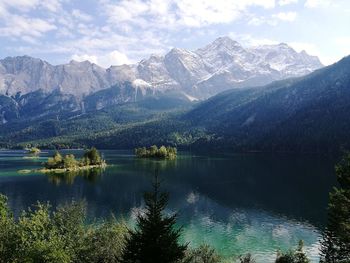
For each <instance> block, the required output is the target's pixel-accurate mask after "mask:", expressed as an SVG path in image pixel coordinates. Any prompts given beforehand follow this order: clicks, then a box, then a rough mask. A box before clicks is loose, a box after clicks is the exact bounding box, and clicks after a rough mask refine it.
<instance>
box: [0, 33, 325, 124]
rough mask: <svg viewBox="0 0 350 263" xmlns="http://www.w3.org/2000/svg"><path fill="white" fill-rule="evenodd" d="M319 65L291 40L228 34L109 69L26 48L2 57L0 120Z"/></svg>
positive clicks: (187, 94) (203, 89) (194, 96)
mask: <svg viewBox="0 0 350 263" xmlns="http://www.w3.org/2000/svg"><path fill="white" fill-rule="evenodd" d="M322 66H323V65H322V64H321V62H320V61H319V59H318V58H317V57H314V56H310V55H308V54H307V53H306V52H305V51H302V52H300V53H298V52H296V51H295V50H293V49H292V48H291V47H289V46H288V45H287V44H283V43H281V44H279V45H265V46H258V47H251V48H244V47H243V46H241V45H240V44H239V43H238V42H236V41H234V40H232V39H230V38H229V37H221V38H218V39H216V40H215V41H214V42H212V43H210V44H209V45H207V46H205V47H203V48H199V49H197V50H194V51H188V50H185V49H179V48H173V49H172V50H171V51H169V52H168V53H167V54H165V55H164V56H161V55H152V56H151V57H150V58H148V59H144V60H141V61H140V62H139V63H136V64H131V65H121V66H111V67H110V68H108V69H104V68H102V67H100V66H98V65H96V64H93V63H90V62H89V61H83V62H77V61H71V62H70V63H69V64H64V65H57V66H53V65H51V64H50V63H48V62H46V61H43V60H41V59H37V58H32V57H29V56H22V57H7V58H5V59H2V60H0V100H1V104H0V123H6V122H8V121H12V120H18V119H21V118H22V119H23V118H26V119H27V118H29V117H30V118H34V119H35V118H42V117H44V116H51V115H61V114H62V113H64V114H69V115H70V116H72V115H79V114H82V113H85V111H86V110H100V109H102V108H104V107H109V106H111V105H118V104H122V103H127V102H135V101H139V100H142V99H144V98H145V97H149V96H163V95H166V96H168V95H169V94H170V95H171V96H173V97H176V98H180V99H182V100H185V101H197V100H204V99H207V98H209V97H211V96H213V95H216V94H218V93H219V92H221V91H224V90H227V89H232V88H238V87H247V86H257V85H259V86H260V85H265V84H268V83H270V82H272V81H274V80H280V79H285V78H288V77H295V76H302V75H305V74H308V73H310V72H312V71H314V70H315V69H318V68H321V67H322ZM104 94H105V95H104ZM106 94H107V95H106ZM111 95H113V96H112V97H111ZM99 96H100V97H101V98H99ZM92 98H93V99H92ZM107 98H108V101H106V99H107ZM92 101H93V102H94V103H92ZM33 104H35V105H33ZM34 106H35V107H34ZM33 107H34V108H35V109H33Z"/></svg>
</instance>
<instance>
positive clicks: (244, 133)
mask: <svg viewBox="0 0 350 263" xmlns="http://www.w3.org/2000/svg"><path fill="white" fill-rule="evenodd" d="M348 110H350V57H346V58H344V59H342V60H341V61H339V62H338V63H336V64H334V65H332V66H329V67H326V68H323V69H320V70H317V71H315V72H314V73H312V74H310V75H308V76H305V77H301V78H296V79H288V80H284V81H280V82H275V83H273V84H270V85H268V86H265V87H264V88H249V89H237V90H232V91H228V92H225V93H223V94H219V95H217V96H215V97H213V98H211V99H209V100H208V101H206V102H203V103H202V104H201V105H199V106H198V107H197V108H195V109H194V110H192V111H190V112H188V113H187V114H186V115H185V116H184V119H186V120H187V121H189V122H190V123H191V125H193V126H199V127H205V128H206V129H207V132H208V133H211V134H215V136H216V137H217V138H218V139H217V141H215V143H216V144H220V143H222V145H221V146H223V145H224V144H225V145H229V146H230V147H236V148H242V149H245V150H272V151H276V150H302V151H324V150H327V149H333V148H335V149H339V148H340V147H348V146H350V119H349V118H348V116H347V112H348ZM213 143H214V142H213Z"/></svg>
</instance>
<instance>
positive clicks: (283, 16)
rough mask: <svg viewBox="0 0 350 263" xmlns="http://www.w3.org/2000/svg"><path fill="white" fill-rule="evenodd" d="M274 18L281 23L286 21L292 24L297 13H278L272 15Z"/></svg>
mask: <svg viewBox="0 0 350 263" xmlns="http://www.w3.org/2000/svg"><path fill="white" fill-rule="evenodd" d="M273 17H274V18H277V19H279V20H282V21H288V22H293V21H294V20H295V19H296V17H297V13H296V12H280V13H278V14H275V15H273Z"/></svg>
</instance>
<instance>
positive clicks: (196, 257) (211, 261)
mask: <svg viewBox="0 0 350 263" xmlns="http://www.w3.org/2000/svg"><path fill="white" fill-rule="evenodd" d="M221 260H222V258H221V257H220V255H219V254H218V253H217V252H216V251H215V249H213V248H211V247H210V246H208V245H201V246H199V247H198V248H196V249H189V250H188V251H187V253H186V257H185V259H184V260H183V262H185V263H220V262H222V261H221Z"/></svg>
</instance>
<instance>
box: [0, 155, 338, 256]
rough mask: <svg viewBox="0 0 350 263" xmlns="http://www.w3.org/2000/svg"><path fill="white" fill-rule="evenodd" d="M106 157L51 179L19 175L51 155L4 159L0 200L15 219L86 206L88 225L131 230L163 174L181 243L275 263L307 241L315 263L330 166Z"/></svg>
mask: <svg viewBox="0 0 350 263" xmlns="http://www.w3.org/2000/svg"><path fill="white" fill-rule="evenodd" d="M66 152H69V153H71V152H72V153H74V154H76V155H78V156H79V155H81V154H82V152H81V151H66ZM102 152H103V155H104V157H105V158H106V159H107V162H108V163H109V164H110V166H109V167H107V169H106V170H105V171H102V172H99V173H83V174H81V175H79V176H75V175H74V174H65V175H60V176H49V175H43V174H39V173H29V174H20V173H18V172H17V171H18V170H22V169H36V168H40V167H41V165H42V162H44V161H46V159H47V157H48V156H49V155H51V154H52V152H44V153H42V154H41V155H40V158H38V159H23V156H24V155H25V154H24V152H23V151H0V192H1V193H3V194H6V195H7V196H8V197H9V201H10V205H11V206H12V208H13V209H14V210H15V213H16V214H18V213H19V212H20V211H21V210H22V209H25V208H27V207H28V206H30V205H31V204H34V203H35V202H36V201H37V200H40V201H50V203H51V204H52V205H54V206H55V205H57V204H59V203H63V202H67V201H71V200H72V199H74V200H81V199H84V200H86V201H87V204H88V214H89V216H90V217H91V218H94V217H105V216H109V215H111V213H113V214H115V215H117V216H122V217H123V218H124V219H126V220H127V221H129V222H131V223H132V222H133V220H134V219H135V215H136V214H137V212H138V211H140V210H142V208H143V201H142V194H143V192H144V191H146V190H149V189H150V181H151V179H152V176H153V173H154V171H155V170H156V169H158V170H159V172H160V177H161V180H162V182H163V188H164V189H165V190H166V191H168V192H169V193H170V202H169V209H168V211H167V212H169V213H171V212H174V211H177V212H178V213H179V224H181V225H183V235H182V239H183V241H185V242H189V244H190V246H193V247H196V246H198V245H200V244H202V243H208V244H210V245H212V246H213V247H215V248H216V249H217V250H218V251H219V252H220V253H221V254H223V255H224V256H225V257H227V258H231V257H234V256H238V255H240V254H244V253H248V252H250V253H252V254H253V255H254V257H255V259H256V261H257V262H273V260H274V259H275V256H276V251H277V250H278V249H281V250H286V249H287V248H290V247H292V246H295V245H296V244H297V243H298V241H299V240H300V239H303V240H304V242H305V248H306V251H307V253H308V254H309V256H310V257H311V258H312V262H317V259H318V256H317V254H318V245H319V243H318V241H319V237H320V230H321V229H322V227H323V225H324V223H325V220H326V205H327V199H328V191H329V190H330V189H331V188H332V186H333V185H334V183H335V182H334V173H333V166H334V161H333V160H330V159H328V158H325V157H320V156H293V155H266V154H230V155H229V154H226V155H220V156H218V155H217V156H205V155H194V154H188V153H181V154H180V155H179V156H178V158H177V160H173V161H155V160H140V159H136V158H134V156H133V155H132V153H131V152H128V151H102Z"/></svg>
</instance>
